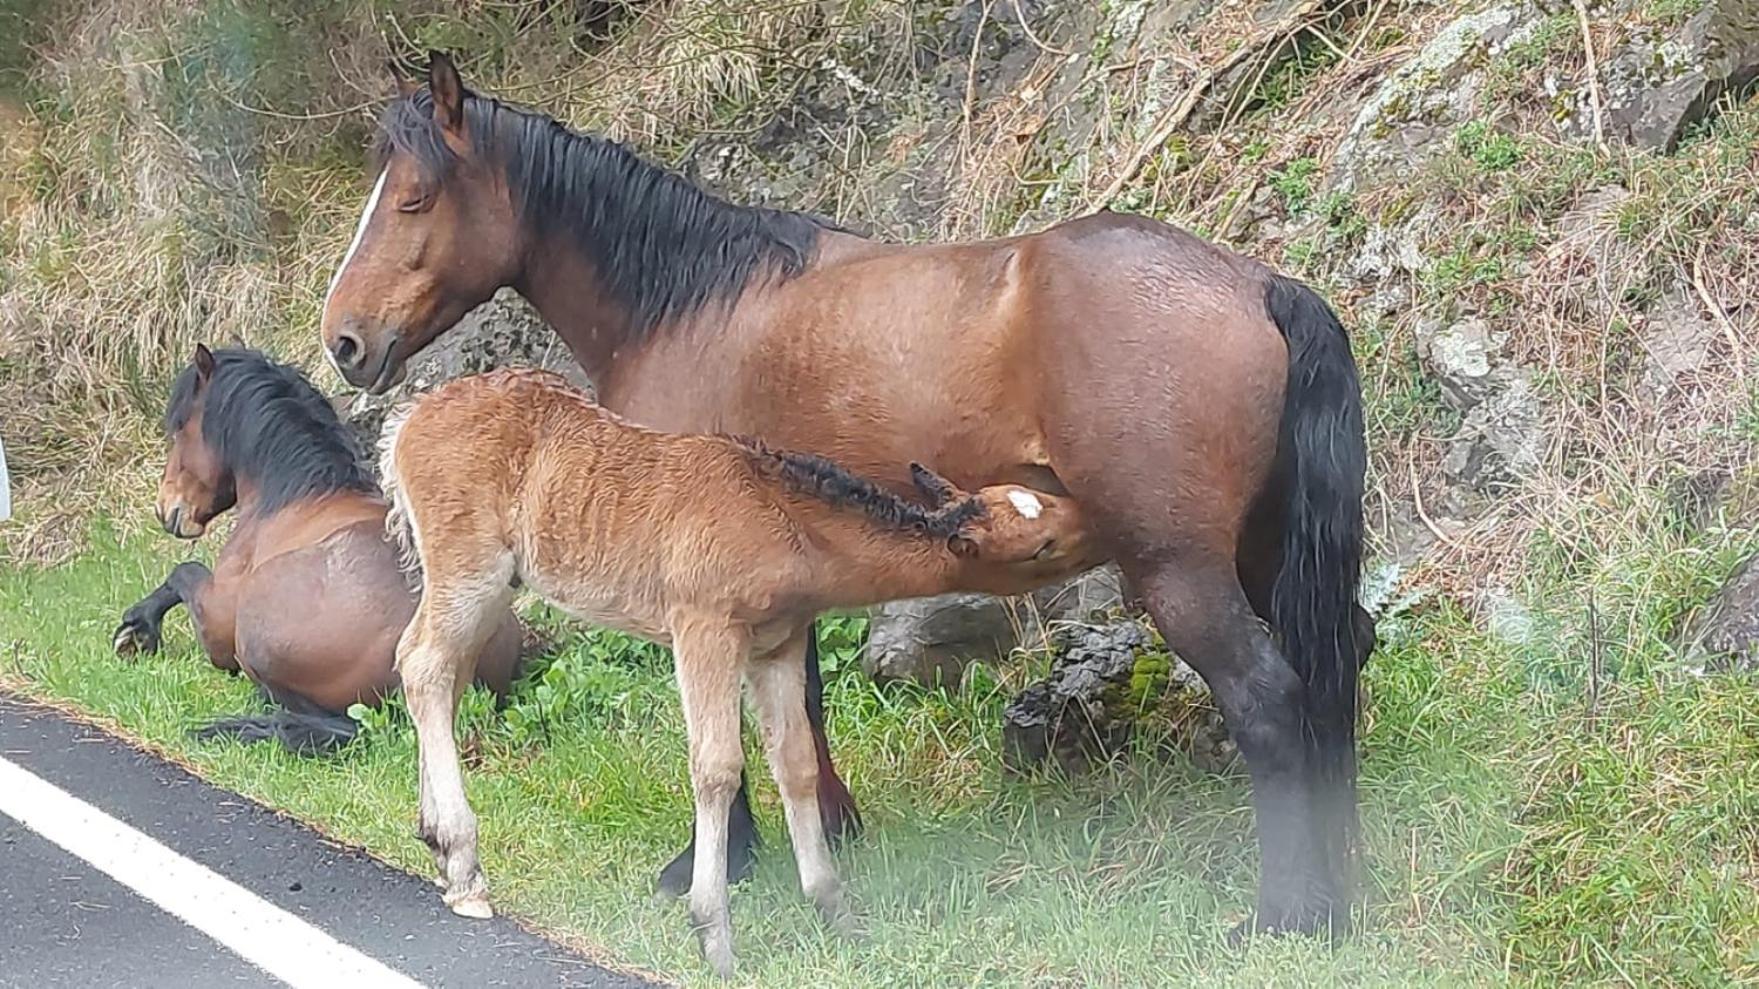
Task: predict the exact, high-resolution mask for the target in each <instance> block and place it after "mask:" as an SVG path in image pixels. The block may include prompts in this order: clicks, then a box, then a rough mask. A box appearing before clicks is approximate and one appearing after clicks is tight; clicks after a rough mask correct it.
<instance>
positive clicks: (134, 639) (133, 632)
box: [110, 618, 159, 659]
mask: <svg viewBox="0 0 1759 989" xmlns="http://www.w3.org/2000/svg"><path fill="white" fill-rule="evenodd" d="M110 647H111V648H112V649H114V650H115V652H116V655H118V656H120V657H122V658H123V659H131V658H133V657H134V656H136V655H140V654H142V653H155V652H158V651H159V635H158V633H157V632H155V631H153V629H151V628H149V627H148V626H147V624H146V623H145V622H141V621H137V620H135V619H129V618H125V619H123V620H122V624H121V625H118V626H117V627H116V634H115V635H114V636H113V637H112V638H111V639H110Z"/></svg>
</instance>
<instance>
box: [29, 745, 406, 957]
mask: <svg viewBox="0 0 1759 989" xmlns="http://www.w3.org/2000/svg"><path fill="white" fill-rule="evenodd" d="M0 814H5V815H6V816H7V817H10V818H12V819H13V820H16V821H18V822H19V823H20V824H22V825H24V826H25V827H27V828H30V829H31V830H32V831H35V832H36V833H37V834H40V835H42V836H43V837H44V838H46V839H48V840H49V841H51V842H54V843H55V844H57V845H59V846H61V847H62V848H64V849H66V850H67V851H68V852H70V853H72V854H73V855H75V856H77V857H79V858H81V859H84V860H85V861H86V862H87V863H89V864H91V865H92V866H93V867H94V868H96V869H97V870H98V871H100V872H103V873H104V874H106V875H108V876H109V877H110V878H112V879H114V880H116V881H117V882H119V883H121V884H122V885H124V886H127V887H128V888H129V889H131V890H134V891H135V892H136V893H138V894H140V895H141V896H142V897H144V898H145V899H146V900H148V901H149V902H151V903H153V904H155V905H156V906H158V907H159V909H161V910H164V911H165V912H166V913H169V914H171V915H172V916H174V917H176V918H178V919H179V920H181V921H183V922H184V923H186V924H188V925H189V926H191V927H193V928H195V929H196V930H198V931H201V932H202V933H203V934H206V935H207V936H208V937H210V938H213V939H214V940H215V941H218V942H220V943H221V944H222V945H225V946H226V947H227V948H230V949H231V950H232V951H233V952H234V953H235V954H237V955H238V956H239V957H240V958H243V959H244V960H245V961H247V962H250V963H251V964H252V965H255V966H256V967H258V968H260V969H262V970H263V971H265V972H267V973H269V974H270V975H273V976H274V977H275V978H277V979H280V980H281V981H283V982H285V983H287V984H288V985H290V986H294V987H296V989H306V987H310V989H339V987H355V986H372V987H375V989H376V987H380V986H384V987H393V986H395V987H399V989H402V987H411V989H419V987H420V986H421V983H419V982H416V981H415V980H413V979H411V978H409V977H408V976H406V975H404V974H402V973H401V972H398V971H396V970H394V969H391V968H389V967H387V966H385V965H384V964H382V963H380V962H378V961H376V960H375V959H373V958H370V957H368V956H367V955H364V954H362V953H361V952H359V951H356V950H355V949H353V948H350V947H349V946H347V945H345V944H343V943H342V942H340V941H337V940H336V939H335V938H333V937H331V936H330V935H328V934H326V933H324V932H323V931H321V930H319V929H318V928H316V927H314V926H312V925H311V924H309V923H307V922H305V921H303V920H301V919H299V918H298V917H295V916H294V915H293V914H290V913H288V912H287V911H285V910H282V909H281V908H280V907H277V906H275V905H274V904H272V903H269V902H268V901H267V900H264V899H262V898H261V897H259V896H257V895H256V894H255V893H252V892H251V891H250V890H247V889H245V888H244V887H243V886H240V885H238V884H237V883H235V882H233V881H232V880H230V879H227V878H226V877H225V876H222V875H220V874H219V873H217V872H215V871H214V870H212V869H210V868H208V867H207V866H204V865H202V864H200V863H198V862H195V861H192V860H190V859H187V858H184V857H183V856H182V855H179V854H177V853H176V852H174V851H172V850H171V849H169V848H166V847H165V846H164V845H162V844H160V843H159V842H157V841H154V840H153V839H152V838H150V837H148V836H147V835H145V834H142V833H141V832H139V831H136V830H135V829H134V828H131V827H129V826H128V825H126V824H124V823H122V822H121V821H118V820H116V819H115V818H113V817H111V816H109V815H108V814H105V813H104V812H103V811H101V810H98V809H97V808H96V807H93V806H92V805H91V804H88V803H86V802H85V801H83V800H81V799H79V798H78V797H75V796H73V795H72V794H69V793H67V792H65V791H63V790H61V789H59V788H57V787H56V786H54V785H53V784H51V783H48V782H46V781H45V780H43V779H40V778H39V777H37V776H34V775H32V774H31V773H30V772H28V771H26V770H25V769H23V768H21V767H20V766H18V765H17V764H16V763H13V762H10V761H8V760H6V759H4V758H0Z"/></svg>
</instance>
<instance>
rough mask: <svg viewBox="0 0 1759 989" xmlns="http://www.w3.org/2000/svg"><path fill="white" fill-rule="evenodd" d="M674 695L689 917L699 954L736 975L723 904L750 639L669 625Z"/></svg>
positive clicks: (739, 633) (716, 620) (722, 622)
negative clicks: (691, 798) (689, 804)
mask: <svg viewBox="0 0 1759 989" xmlns="http://www.w3.org/2000/svg"><path fill="white" fill-rule="evenodd" d="M671 625H672V629H673V638H672V642H673V651H674V653H675V654H676V666H677V671H678V696H679V698H680V699H681V700H682V701H683V707H684V725H685V729H686V731H687V733H688V735H689V738H690V781H691V786H692V788H693V789H694V790H695V792H696V862H695V866H696V868H695V873H694V875H693V876H692V877H691V882H690V919H691V921H692V923H694V924H695V926H696V932H697V937H698V939H699V940H700V942H701V945H702V955H703V958H704V959H706V960H707V961H708V963H709V965H710V967H712V968H713V969H714V970H715V973H716V974H717V975H720V976H721V977H723V978H726V977H729V976H731V975H732V974H733V918H732V915H731V913H730V911H729V910H728V906H727V870H726V868H725V867H724V865H723V863H725V862H726V858H727V812H728V810H729V809H730V805H731V804H732V802H733V794H734V792H735V791H736V790H737V789H738V787H739V783H740V780H741V778H742V770H743V769H744V766H745V752H744V749H743V748H742V747H741V745H740V743H739V675H740V672H741V670H742V669H743V667H744V666H745V663H746V660H747V658H748V655H749V652H750V648H751V647H750V634H749V632H747V631H746V630H744V629H742V628H740V627H738V626H734V625H730V624H729V623H728V622H727V620H726V619H725V618H724V617H720V616H710V615H703V616H682V617H680V618H678V619H674V620H673V621H672V622H671Z"/></svg>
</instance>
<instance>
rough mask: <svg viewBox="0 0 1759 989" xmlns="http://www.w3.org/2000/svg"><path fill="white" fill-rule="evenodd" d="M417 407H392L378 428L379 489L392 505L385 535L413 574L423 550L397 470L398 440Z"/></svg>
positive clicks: (386, 514)
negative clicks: (382, 425)
mask: <svg viewBox="0 0 1759 989" xmlns="http://www.w3.org/2000/svg"><path fill="white" fill-rule="evenodd" d="M414 411H415V403H414V402H409V403H406V404H404V405H402V406H400V407H398V408H396V409H392V410H391V414H390V415H387V416H386V417H385V425H384V428H382V429H381V430H380V431H379V489H380V490H381V491H383V492H384V493H385V500H386V501H387V502H389V503H390V506H391V507H390V510H389V511H387V512H386V513H385V536H386V538H388V539H390V541H391V545H392V546H394V547H396V548H397V563H398V565H399V566H401V567H402V568H403V572H404V573H406V574H410V575H412V576H413V575H414V574H416V573H417V571H419V570H420V569H421V553H420V550H419V547H418V546H417V545H416V538H415V521H414V520H413V519H412V518H410V515H409V499H408V496H407V495H406V494H405V492H404V490H403V479H402V477H401V476H400V475H399V474H398V472H397V440H398V438H399V437H401V436H402V435H403V427H404V426H405V425H407V424H408V422H409V414H410V413H411V412H414Z"/></svg>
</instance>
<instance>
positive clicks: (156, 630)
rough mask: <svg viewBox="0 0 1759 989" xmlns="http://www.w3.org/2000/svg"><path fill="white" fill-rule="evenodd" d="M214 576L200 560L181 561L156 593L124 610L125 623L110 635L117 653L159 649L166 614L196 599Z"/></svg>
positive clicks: (120, 654) (130, 654)
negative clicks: (197, 561) (198, 561)
mask: <svg viewBox="0 0 1759 989" xmlns="http://www.w3.org/2000/svg"><path fill="white" fill-rule="evenodd" d="M213 579H214V574H213V572H212V571H210V570H209V569H208V568H207V567H206V566H204V565H202V564H200V563H196V562H194V561H193V560H192V561H189V562H187V563H179V564H178V565H177V566H176V567H175V568H174V569H172V571H171V574H170V576H168V577H166V578H165V582H164V583H163V584H160V585H159V586H158V587H157V588H155V589H154V590H153V593H151V594H148V595H147V596H146V597H144V598H142V599H141V600H140V601H139V602H137V603H136V604H135V605H134V607H132V608H129V609H128V610H127V611H125V612H123V613H122V624H120V625H118V626H117V627H116V633H115V635H113V636H112V637H111V643H112V645H113V647H114V648H115V650H116V655H118V656H132V655H134V654H136V653H155V652H158V651H159V639H160V635H161V632H162V629H163V626H164V623H165V616H166V615H167V614H169V613H170V611H171V609H172V608H175V607H177V606H178V605H180V604H186V603H192V602H194V601H195V597H196V595H197V594H199V593H200V592H201V589H202V588H204V587H206V586H207V585H208V583H209V582H210V581H212V580H213Z"/></svg>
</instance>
